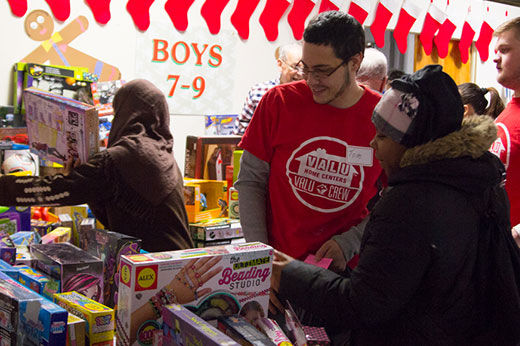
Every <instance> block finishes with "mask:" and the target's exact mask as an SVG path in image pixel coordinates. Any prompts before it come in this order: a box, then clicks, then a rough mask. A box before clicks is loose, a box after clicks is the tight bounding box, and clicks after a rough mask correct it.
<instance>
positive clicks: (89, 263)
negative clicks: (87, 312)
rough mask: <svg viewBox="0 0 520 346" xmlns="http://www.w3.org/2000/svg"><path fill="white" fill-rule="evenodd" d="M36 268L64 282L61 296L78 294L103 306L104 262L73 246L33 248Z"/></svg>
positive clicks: (60, 245)
mask: <svg viewBox="0 0 520 346" xmlns="http://www.w3.org/2000/svg"><path fill="white" fill-rule="evenodd" d="M30 250H31V255H32V256H33V258H34V259H35V260H36V263H35V264H34V266H35V267H36V269H38V270H40V271H42V272H43V273H45V274H47V275H50V276H51V277H52V278H54V279H56V280H60V282H61V287H60V291H61V292H69V291H78V292H79V293H81V294H84V295H86V296H87V297H88V298H91V299H93V300H95V301H97V302H100V303H101V302H103V261H102V260H101V259H99V258H97V257H94V256H92V255H91V254H89V253H87V252H86V251H84V250H82V249H80V248H78V247H76V246H74V245H72V244H70V243H51V244H34V245H31V248H30Z"/></svg>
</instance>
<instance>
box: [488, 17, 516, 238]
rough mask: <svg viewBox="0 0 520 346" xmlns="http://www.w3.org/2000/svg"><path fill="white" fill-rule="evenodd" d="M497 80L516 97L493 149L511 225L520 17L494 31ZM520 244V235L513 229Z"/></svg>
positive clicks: (502, 116) (500, 118) (500, 124)
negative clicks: (500, 164)
mask: <svg viewBox="0 0 520 346" xmlns="http://www.w3.org/2000/svg"><path fill="white" fill-rule="evenodd" d="M494 35H495V36H496V37H497V42H496V46H495V51H496V57H495V59H494V62H495V63H496V66H497V70H498V76H497V81H498V82H499V83H500V84H501V85H503V86H504V87H506V88H509V89H511V90H513V92H514V94H513V99H512V100H511V101H510V102H509V103H508V105H507V107H506V108H505V109H504V111H503V112H502V113H500V115H499V116H498V117H497V119H496V121H495V123H496V124H497V127H498V139H497V140H496V141H495V143H493V146H492V147H491V151H492V152H493V153H495V154H496V155H497V156H498V157H500V159H501V160H502V162H503V163H504V165H505V166H506V174H507V179H506V191H507V194H508V196H509V202H510V204H511V226H512V227H514V226H516V225H518V224H520V17H517V18H514V19H512V20H510V21H508V22H505V23H503V24H502V25H500V26H499V27H498V28H497V30H496V31H495V33H494ZM513 237H514V238H515V240H516V242H517V244H518V245H519V246H520V234H518V233H517V232H516V231H514V230H513Z"/></svg>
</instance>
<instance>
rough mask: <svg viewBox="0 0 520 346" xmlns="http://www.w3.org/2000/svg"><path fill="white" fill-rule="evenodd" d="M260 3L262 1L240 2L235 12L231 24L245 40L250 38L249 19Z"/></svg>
mask: <svg viewBox="0 0 520 346" xmlns="http://www.w3.org/2000/svg"><path fill="white" fill-rule="evenodd" d="M259 2H260V0H238V4H237V7H236V8H235V12H233V14H232V15H231V24H232V25H233V26H234V27H235V29H236V30H237V32H238V35H239V36H240V38H241V39H243V40H247V39H248V38H249V19H251V15H252V14H253V12H254V11H255V9H256V6H258V3H259Z"/></svg>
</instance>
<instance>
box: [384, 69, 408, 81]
mask: <svg viewBox="0 0 520 346" xmlns="http://www.w3.org/2000/svg"><path fill="white" fill-rule="evenodd" d="M405 74H406V73H404V71H401V70H391V71H390V72H388V81H392V80H394V79H398V78H401V77H402V76H404V75H405Z"/></svg>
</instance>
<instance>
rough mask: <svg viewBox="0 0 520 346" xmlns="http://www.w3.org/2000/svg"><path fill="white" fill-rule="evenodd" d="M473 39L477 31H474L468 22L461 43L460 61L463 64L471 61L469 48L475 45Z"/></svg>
mask: <svg viewBox="0 0 520 346" xmlns="http://www.w3.org/2000/svg"><path fill="white" fill-rule="evenodd" d="M473 37H475V30H473V28H472V27H471V25H470V24H469V23H468V22H467V21H466V22H464V26H463V27H462V33H461V34H460V41H459V51H460V61H462V63H463V64H465V63H467V62H468V60H469V47H470V46H471V44H472V43H473Z"/></svg>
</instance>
